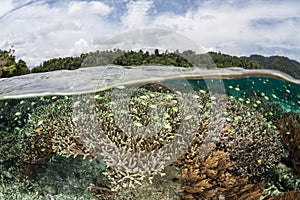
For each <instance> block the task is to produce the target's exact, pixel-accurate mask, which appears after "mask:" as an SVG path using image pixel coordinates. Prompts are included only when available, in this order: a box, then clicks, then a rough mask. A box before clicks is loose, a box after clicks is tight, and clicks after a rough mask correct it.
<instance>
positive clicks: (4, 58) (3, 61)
mask: <svg viewBox="0 0 300 200" xmlns="http://www.w3.org/2000/svg"><path fill="white" fill-rule="evenodd" d="M14 52H15V51H14V50H13V49H10V50H8V51H7V50H0V77H1V78H8V77H12V76H20V75H24V74H28V73H30V70H29V68H28V67H27V65H26V62H25V61H23V60H21V59H20V60H18V61H16V58H15V56H14Z"/></svg>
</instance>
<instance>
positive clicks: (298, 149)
mask: <svg viewBox="0 0 300 200" xmlns="http://www.w3.org/2000/svg"><path fill="white" fill-rule="evenodd" d="M276 126H277V128H278V130H279V132H280V134H281V136H282V137H281V140H282V142H283V144H284V146H285V148H286V149H287V150H288V151H289V153H290V158H291V161H292V163H293V167H294V170H295V172H296V173H298V174H300V123H299V122H298V121H297V120H295V119H294V118H292V117H287V118H283V119H280V120H278V121H277V123H276Z"/></svg>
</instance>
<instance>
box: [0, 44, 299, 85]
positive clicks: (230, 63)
mask: <svg viewBox="0 0 300 200" xmlns="http://www.w3.org/2000/svg"><path fill="white" fill-rule="evenodd" d="M108 64H115V65H122V66H139V65H167V66H180V67H192V66H197V67H205V68H214V67H218V68H227V67H241V68H244V69H275V70H280V71H282V72H285V73H287V74H289V75H291V76H292V77H294V78H298V79H300V63H299V62H297V61H295V60H291V59H289V58H287V57H283V56H271V57H264V56H261V55H251V56H250V57H245V56H243V57H237V56H231V55H226V54H223V53H220V52H218V53H217V52H208V53H205V54H197V53H196V52H194V51H192V50H186V51H183V52H179V51H175V52H168V51H165V52H159V50H157V49H156V50H155V51H154V52H153V53H149V52H147V51H146V52H145V51H141V50H140V51H124V50H120V49H114V50H107V51H96V52H90V53H85V54H81V55H80V56H76V57H64V58H52V59H49V60H46V61H44V62H42V63H41V64H40V65H39V66H35V67H33V68H32V69H31V70H29V67H28V66H27V65H26V62H25V61H23V60H18V61H16V58H15V55H14V50H12V49H10V50H8V51H7V50H0V77H1V78H8V77H12V76H19V75H24V74H28V73H39V72H49V71H55V70H75V69H78V68H80V67H92V66H99V65H108Z"/></svg>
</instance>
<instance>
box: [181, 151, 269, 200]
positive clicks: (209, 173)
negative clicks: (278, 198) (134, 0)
mask: <svg viewBox="0 0 300 200" xmlns="http://www.w3.org/2000/svg"><path fill="white" fill-rule="evenodd" d="M201 149H202V150H203V148H201ZM201 149H200V148H198V149H197V153H196V154H193V155H192V154H191V153H188V154H186V155H185V156H184V159H183V160H181V162H182V164H184V166H183V168H182V171H181V183H182V189H183V193H182V194H181V196H180V199H189V200H192V199H213V200H214V199H215V200H218V199H233V200H235V199H259V197H260V196H261V194H262V185H263V183H260V184H257V185H254V184H248V178H247V177H242V178H241V177H237V176H234V175H233V166H234V165H235V163H234V162H231V161H230V160H229V159H228V153H226V152H223V151H213V152H211V153H210V154H209V155H207V156H199V153H200V151H201Z"/></svg>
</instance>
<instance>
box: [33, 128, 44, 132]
mask: <svg viewBox="0 0 300 200" xmlns="http://www.w3.org/2000/svg"><path fill="white" fill-rule="evenodd" d="M41 130H42V129H41V128H40V127H38V128H36V129H35V130H34V132H36V133H39V132H40V131H41Z"/></svg>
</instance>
